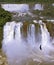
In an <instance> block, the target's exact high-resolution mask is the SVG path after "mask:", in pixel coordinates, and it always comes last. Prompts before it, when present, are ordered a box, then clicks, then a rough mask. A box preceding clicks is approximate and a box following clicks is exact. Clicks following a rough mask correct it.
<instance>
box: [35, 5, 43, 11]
mask: <svg viewBox="0 0 54 65" xmlns="http://www.w3.org/2000/svg"><path fill="white" fill-rule="evenodd" d="M34 10H43V5H42V4H35V6H34Z"/></svg>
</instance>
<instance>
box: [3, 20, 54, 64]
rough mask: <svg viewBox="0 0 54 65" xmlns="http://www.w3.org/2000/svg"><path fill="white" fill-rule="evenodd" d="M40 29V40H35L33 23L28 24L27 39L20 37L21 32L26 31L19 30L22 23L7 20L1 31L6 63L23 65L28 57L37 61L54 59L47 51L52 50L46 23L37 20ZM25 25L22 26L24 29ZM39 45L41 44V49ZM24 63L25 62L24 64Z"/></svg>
mask: <svg viewBox="0 0 54 65" xmlns="http://www.w3.org/2000/svg"><path fill="white" fill-rule="evenodd" d="M39 25H40V29H41V37H40V39H41V41H40V43H38V42H39V41H38V42H36V41H35V40H36V38H35V25H34V24H30V25H29V27H28V29H27V36H26V37H27V41H26V40H24V37H22V33H26V31H23V32H22V31H21V28H23V26H24V25H23V23H22V22H19V23H16V22H14V21H13V22H9V23H6V25H5V26H4V32H3V34H4V35H3V51H4V52H5V54H6V56H7V59H8V63H9V64H10V65H24V63H25V62H26V63H27V62H28V60H29V59H32V60H33V61H37V62H43V61H48V62H51V61H52V60H54V56H51V55H49V53H50V52H51V51H52V50H54V48H52V47H53V46H52V44H51V42H50V34H49V32H48V30H47V28H46V25H45V24H44V23H42V22H41V21H39ZM25 29H26V27H25V28H24V30H25ZM39 45H41V47H42V50H41V49H40V47H39ZM25 65H26V64H25Z"/></svg>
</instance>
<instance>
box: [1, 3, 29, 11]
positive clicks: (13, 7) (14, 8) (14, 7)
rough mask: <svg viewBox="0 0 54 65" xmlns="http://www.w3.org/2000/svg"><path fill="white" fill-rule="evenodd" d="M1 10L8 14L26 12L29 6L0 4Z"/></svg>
mask: <svg viewBox="0 0 54 65" xmlns="http://www.w3.org/2000/svg"><path fill="white" fill-rule="evenodd" d="M1 6H2V8H3V9H5V10H6V11H10V12H27V11H28V10H29V5H27V4H1Z"/></svg>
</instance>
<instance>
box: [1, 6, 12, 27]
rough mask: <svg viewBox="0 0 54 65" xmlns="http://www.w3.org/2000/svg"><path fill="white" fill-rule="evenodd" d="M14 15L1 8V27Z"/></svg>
mask: <svg viewBox="0 0 54 65" xmlns="http://www.w3.org/2000/svg"><path fill="white" fill-rule="evenodd" d="M11 18H12V15H11V13H10V12H8V11H5V10H4V9H2V8H1V7H0V26H3V25H4V24H5V23H6V22H8V21H10V20H11Z"/></svg>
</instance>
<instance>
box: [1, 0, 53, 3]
mask: <svg viewBox="0 0 54 65" xmlns="http://www.w3.org/2000/svg"><path fill="white" fill-rule="evenodd" d="M0 2H7V3H8V2H9V3H14V2H15V3H29V2H36V3H53V2H54V0H0Z"/></svg>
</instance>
